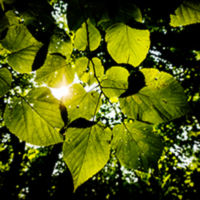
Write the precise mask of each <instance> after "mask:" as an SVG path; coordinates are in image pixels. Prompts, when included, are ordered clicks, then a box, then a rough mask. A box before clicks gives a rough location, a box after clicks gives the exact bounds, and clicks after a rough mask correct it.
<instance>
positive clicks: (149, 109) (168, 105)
mask: <svg viewBox="0 0 200 200" xmlns="http://www.w3.org/2000/svg"><path fill="white" fill-rule="evenodd" d="M141 72H142V73H143V74H144V77H145V83H146V86H145V87H143V88H142V89H141V90H139V92H138V93H137V94H134V95H130V96H127V97H125V98H120V99H119V102H120V106H121V109H122V111H123V112H124V113H125V114H126V115H128V116H129V117H131V118H133V119H139V120H143V121H148V122H151V123H161V122H165V121H169V120H173V119H176V118H178V117H181V116H183V115H185V114H187V113H188V112H189V111H190V108H189V105H188V103H187V100H186V97H185V95H184V91H183V88H182V87H181V86H180V84H179V83H178V81H176V80H175V79H174V78H173V76H171V75H170V74H167V73H165V72H159V71H158V70H157V69H142V70H141Z"/></svg>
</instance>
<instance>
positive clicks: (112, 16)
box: [101, 0, 142, 30]
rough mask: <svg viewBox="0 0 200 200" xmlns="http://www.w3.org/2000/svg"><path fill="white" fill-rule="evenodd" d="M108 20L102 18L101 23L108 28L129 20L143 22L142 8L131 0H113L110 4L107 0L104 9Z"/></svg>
mask: <svg viewBox="0 0 200 200" xmlns="http://www.w3.org/2000/svg"><path fill="white" fill-rule="evenodd" d="M102 12H103V13H104V15H105V16H108V20H102V22H101V25H102V26H103V27H104V29H105V30H106V29H107V28H109V27H110V26H112V25H113V24H116V23H126V24H127V23H128V22H129V20H134V21H137V22H142V14H141V12H140V9H139V8H138V7H137V6H136V5H135V4H134V3H133V2H132V1H129V0H125V1H121V0H116V1H115V3H114V4H113V2H112V1H111V2H110V4H109V2H108V1H106V0H105V5H104V10H103V11H102Z"/></svg>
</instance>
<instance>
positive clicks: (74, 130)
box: [63, 120, 111, 191]
mask: <svg viewBox="0 0 200 200" xmlns="http://www.w3.org/2000/svg"><path fill="white" fill-rule="evenodd" d="M85 121H86V120H85ZM86 122H87V121H86ZM90 123H91V125H90ZM92 123H93V122H87V124H88V127H85V128H79V127H70V128H68V129H67V131H66V134H65V135H66V141H65V142H64V145H63V158H64V160H65V162H66V163H67V166H68V167H69V169H70V171H71V174H72V177H73V181H74V191H75V190H76V189H77V187H78V186H80V185H81V184H82V183H84V182H85V181H86V180H88V179H89V178H90V177H92V176H93V175H94V174H96V173H97V172H98V171H100V170H101V169H102V168H103V167H104V166H105V164H106V163H107V161H108V159H109V157H110V144H109V143H108V142H109V141H110V140H111V131H110V129H109V128H105V127H104V126H103V124H101V123H98V124H95V125H93V124H92ZM78 124H79V123H78Z"/></svg>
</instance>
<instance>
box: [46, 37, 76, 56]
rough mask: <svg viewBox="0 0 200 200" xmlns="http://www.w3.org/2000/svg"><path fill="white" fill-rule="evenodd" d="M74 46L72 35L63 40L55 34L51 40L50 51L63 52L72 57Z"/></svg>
mask: <svg viewBox="0 0 200 200" xmlns="http://www.w3.org/2000/svg"><path fill="white" fill-rule="evenodd" d="M72 50H73V47H72V42H71V39H70V37H68V38H67V39H65V41H63V40H62V39H60V38H59V37H57V36H56V35H53V36H52V37H51V40H50V44H49V49H48V52H49V53H61V54H62V55H64V56H66V57H67V58H69V57H70V55H71V53H72Z"/></svg>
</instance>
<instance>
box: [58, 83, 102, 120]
mask: <svg viewBox="0 0 200 200" xmlns="http://www.w3.org/2000/svg"><path fill="white" fill-rule="evenodd" d="M61 101H62V102H63V103H64V105H65V106H66V108H67V111H68V116H69V119H70V121H72V120H74V119H77V118H79V117H83V118H86V119H88V120H90V119H91V118H92V117H93V116H94V115H95V114H96V113H97V111H98V110H99V108H100V106H101V99H100V95H99V93H98V92H96V91H91V92H88V93H87V92H86V91H85V89H84V88H83V86H82V85H80V84H78V83H75V84H73V85H72V86H71V87H70V88H69V93H68V94H67V95H66V96H63V97H62V99H61Z"/></svg>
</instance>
